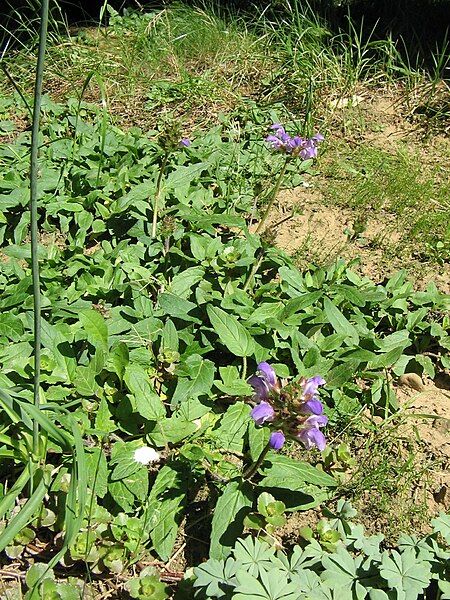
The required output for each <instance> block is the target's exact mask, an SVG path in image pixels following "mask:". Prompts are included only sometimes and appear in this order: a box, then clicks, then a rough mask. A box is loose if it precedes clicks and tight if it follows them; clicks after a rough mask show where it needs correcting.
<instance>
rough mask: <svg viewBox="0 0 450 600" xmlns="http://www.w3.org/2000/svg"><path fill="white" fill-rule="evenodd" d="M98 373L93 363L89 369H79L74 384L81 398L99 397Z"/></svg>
mask: <svg viewBox="0 0 450 600" xmlns="http://www.w3.org/2000/svg"><path fill="white" fill-rule="evenodd" d="M96 371H97V369H96V368H95V365H94V364H93V363H92V362H90V363H89V365H88V366H87V367H77V370H76V372H75V378H74V381H73V384H74V386H75V389H76V391H77V392H78V393H79V394H80V396H86V397H88V398H93V397H95V396H96V395H97V393H98V390H99V389H100V386H99V385H98V383H97V382H96V380H95V376H96Z"/></svg>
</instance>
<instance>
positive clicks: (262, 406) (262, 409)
mask: <svg viewBox="0 0 450 600" xmlns="http://www.w3.org/2000/svg"><path fill="white" fill-rule="evenodd" d="M250 415H251V417H252V419H253V420H254V421H255V423H256V424H257V425H264V423H266V422H267V421H273V419H274V417H275V411H274V410H273V408H272V406H271V405H270V404H269V403H268V402H260V403H259V404H257V405H256V406H255V407H254V408H253V410H252V412H251V413H250Z"/></svg>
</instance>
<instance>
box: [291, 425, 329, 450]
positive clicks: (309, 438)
mask: <svg viewBox="0 0 450 600" xmlns="http://www.w3.org/2000/svg"><path fill="white" fill-rule="evenodd" d="M297 438H298V439H299V440H300V441H301V442H302V444H303V445H304V446H305V448H306V449H307V450H311V448H314V447H316V448H318V449H319V450H320V451H321V452H322V450H325V446H326V445H327V440H326V438H325V436H324V435H323V433H322V432H321V431H320V429H316V428H315V427H313V428H312V429H309V428H308V427H307V428H305V429H302V430H301V431H299V432H298V434H297Z"/></svg>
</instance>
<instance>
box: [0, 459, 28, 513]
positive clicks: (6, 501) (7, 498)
mask: <svg viewBox="0 0 450 600" xmlns="http://www.w3.org/2000/svg"><path fill="white" fill-rule="evenodd" d="M35 470H36V467H35V465H30V464H28V465H27V466H26V467H25V469H24V470H23V471H22V473H21V474H20V475H19V477H18V478H17V479H16V481H15V482H14V485H13V486H12V488H11V489H10V490H9V492H7V493H6V494H5V495H4V496H3V498H2V499H1V500H0V519H3V517H4V516H5V514H6V513H7V512H8V511H9V510H10V509H11V508H12V507H13V506H14V502H15V501H16V500H17V497H18V496H19V494H20V492H21V491H22V490H23V488H24V487H25V486H26V484H27V483H28V481H29V480H30V479H31V477H32V476H33V473H34V471H35Z"/></svg>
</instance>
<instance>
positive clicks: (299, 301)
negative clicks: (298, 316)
mask: <svg viewBox="0 0 450 600" xmlns="http://www.w3.org/2000/svg"><path fill="white" fill-rule="evenodd" d="M321 296H322V292H307V293H305V294H302V295H301V296H297V297H296V298H292V299H291V300H288V302H287V303H286V306H285V307H284V309H283V311H282V313H281V315H280V321H284V320H285V319H287V318H288V317H290V316H291V315H293V314H295V313H297V312H300V311H302V310H305V308H308V307H309V306H312V305H313V304H315V303H316V302H317V300H318V299H319V298H320V297H321Z"/></svg>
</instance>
